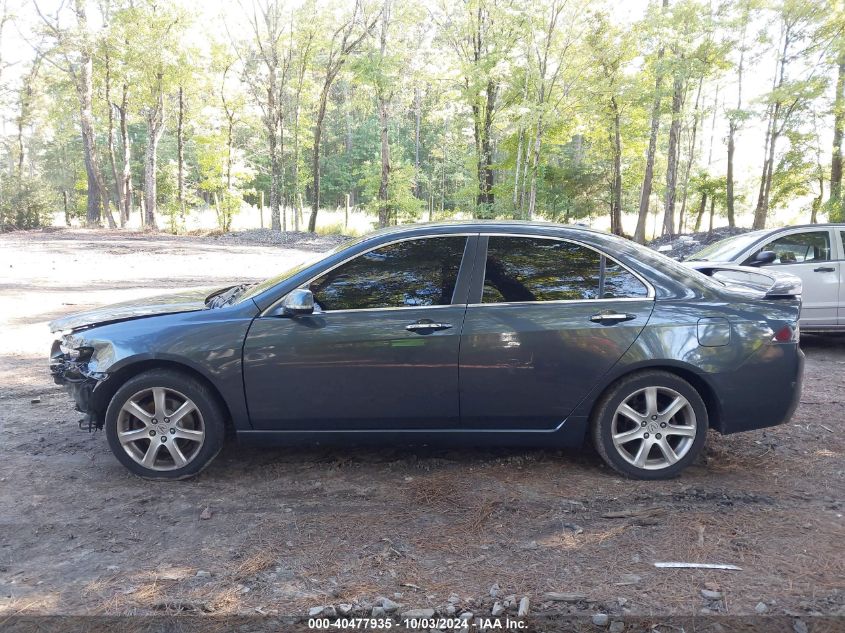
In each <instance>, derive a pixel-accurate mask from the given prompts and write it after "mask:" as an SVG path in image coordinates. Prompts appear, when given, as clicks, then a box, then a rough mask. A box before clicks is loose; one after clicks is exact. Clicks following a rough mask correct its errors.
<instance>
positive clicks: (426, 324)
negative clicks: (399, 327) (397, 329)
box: [405, 319, 452, 334]
mask: <svg viewBox="0 0 845 633" xmlns="http://www.w3.org/2000/svg"><path fill="white" fill-rule="evenodd" d="M450 327H452V324H451V323H435V322H434V321H429V320H427V319H426V320H422V321H417V322H416V323H411V324H410V325H406V326H405V329H406V330H408V331H409V332H416V333H417V334H431V333H432V332H437V331H438V330H448V329H449V328H450Z"/></svg>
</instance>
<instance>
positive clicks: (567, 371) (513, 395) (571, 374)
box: [460, 299, 654, 430]
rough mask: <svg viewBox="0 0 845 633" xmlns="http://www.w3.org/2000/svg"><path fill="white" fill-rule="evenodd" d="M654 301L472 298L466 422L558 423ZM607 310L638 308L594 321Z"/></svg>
mask: <svg viewBox="0 0 845 633" xmlns="http://www.w3.org/2000/svg"><path fill="white" fill-rule="evenodd" d="M653 307H654V302H653V301H652V300H651V299H642V300H634V301H624V300H623V301H618V302H617V301H609V302H608V301H584V302H573V303H545V302H539V303H533V304H516V305H495V304H494V305H475V306H470V307H469V308H468V309H467V315H466V319H465V320H464V333H463V337H462V342H461V374H460V382H461V422H462V425H463V426H465V427H470V428H497V429H504V428H507V429H519V428H525V429H535V430H536V429H553V428H555V427H557V426H558V425H559V424H560V423H561V422H563V420H564V419H565V418H566V417H567V416H568V415H569V414H570V413H571V412H572V410H573V409H574V408H575V406H576V405H577V404H578V403H579V402H580V401H581V400H582V399H583V398H584V396H586V395H587V393H588V392H589V391H590V389H591V388H592V387H593V386H594V385H595V384H596V383H597V382H598V381H599V379H600V378H601V377H602V376H603V375H604V374H605V373H606V372H607V371H608V370H609V369H610V368H611V367H612V366H613V365H614V364H615V363H616V361H617V360H619V358H621V357H622V355H623V354H624V353H625V351H626V350H627V349H628V348H629V347H630V346H631V344H632V343H633V342H634V340H635V339H636V338H637V336H639V333H640V332H641V331H642V329H643V327H644V326H645V324H646V322H647V321H648V318H649V316H650V315H651V311H652V308H653ZM603 311H612V312H618V313H622V314H629V315H634V318H633V319H631V320H628V321H624V322H620V323H617V324H613V325H602V324H598V323H594V322H593V321H591V318H592V317H593V316H594V315H596V314H598V313H600V312H603Z"/></svg>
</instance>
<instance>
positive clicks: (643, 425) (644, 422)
mask: <svg viewBox="0 0 845 633" xmlns="http://www.w3.org/2000/svg"><path fill="white" fill-rule="evenodd" d="M646 424H648V422H646V421H645V420H643V423H642V424H640V426H642V427H645V425H646Z"/></svg>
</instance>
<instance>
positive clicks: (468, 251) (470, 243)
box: [259, 232, 478, 317]
mask: <svg viewBox="0 0 845 633" xmlns="http://www.w3.org/2000/svg"><path fill="white" fill-rule="evenodd" d="M438 237H465V238H467V243H466V244H465V245H464V252H463V255H462V256H461V263H460V265H459V267H458V278H457V280H456V282H455V290H454V291H453V293H452V302H451V303H446V304H442V305H430V306H415V307H412V308H411V307H387V308H350V309H343V310H321V311H320V314H321V315H323V314H339V313H344V312H375V311H386V310H406V311H407V310H409V309H416V310H422V309H427V310H435V309H438V308H451V307H454V306H456V305H459V306H460V305H466V302H465V301H464V302H457V303H456V299H457V298H458V295H459V290H461V283H462V278H463V277H464V268H465V267H466V265H467V262H468V260H467V255H469V256H470V260H472V259H473V258H472V254H473V250H474V249H476V248H477V244H478V240H477V238H478V233H472V232H460V233H438V234H434V235H414V236H411V237H403V238H400V239H396V240H392V241H389V242H383V243H380V244H374V245H373V246H370V247H369V248H367V249H364V250H362V251H359V252H357V253H355V254H354V255H350V256H349V257H347V258H345V259H343V260H341V261H339V262H337V263H336V264H334V265H333V266H329V267H328V268H326V269H325V270H321V271H320V272H318V273H317V274H316V275H314V276H313V277H311V278H309V279H307V280H305V281H303V282H302V283H301V284H299V285H298V286H297V289H299V288H308V287H309V286H310V285H311V284H312V283H313V282H314V281H316V280H317V279H319V278H320V277H322V276H324V275H327V274H329V273H330V272H332V271H333V270H335V269H337V268H340V267H341V266H344V265H345V264H348V263H349V262H351V261H352V260H354V259H357V258H359V257H363V256H364V255H366V254H367V253H371V252H372V251H374V250H378V249H379V248H385V247H387V246H392V245H394V244H401V243H402V242H411V241H414V240H425V239H433V238H438ZM470 272H471V271H470ZM463 283H464V284H466V283H467V281H463ZM292 290H293V289H292ZM285 296H287V293H286V294H285V295H284V296H282V297H280V298H279V299H278V300H277V301H276V302H275V303H273V305H271V306H270V307H269V308H267V309H266V310H264V311H263V312H262V313H261V314H260V315H259V316H260V317H263V316H268V315H272V314H275V312H276V311H277V309H278V308H279V307H280V306H281V305H282V302H283V301H284V299H285Z"/></svg>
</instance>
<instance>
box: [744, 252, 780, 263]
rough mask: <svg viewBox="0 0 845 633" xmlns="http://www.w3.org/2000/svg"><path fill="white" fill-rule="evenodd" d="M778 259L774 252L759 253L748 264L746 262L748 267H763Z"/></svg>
mask: <svg viewBox="0 0 845 633" xmlns="http://www.w3.org/2000/svg"><path fill="white" fill-rule="evenodd" d="M777 258H778V256H777V253H775V252H774V251H760V252H759V253H757V254H756V255H755V256H754V259H752V260H751V261H750V262H748V265H749V266H764V265H766V264H771V263H772V262H773V261H775V260H776V259H777Z"/></svg>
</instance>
